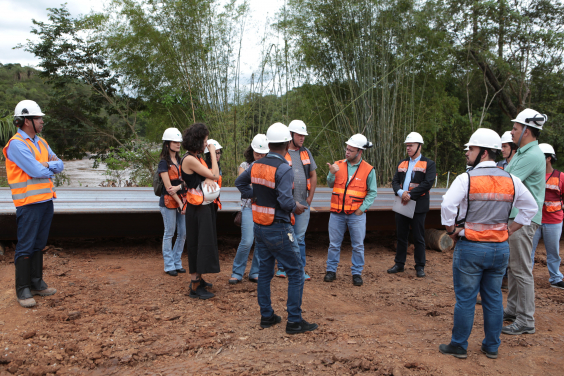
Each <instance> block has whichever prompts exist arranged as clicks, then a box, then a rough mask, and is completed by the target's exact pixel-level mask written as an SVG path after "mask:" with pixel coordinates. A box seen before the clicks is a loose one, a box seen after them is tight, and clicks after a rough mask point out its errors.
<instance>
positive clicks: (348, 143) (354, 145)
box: [345, 141, 366, 150]
mask: <svg viewBox="0 0 564 376" xmlns="http://www.w3.org/2000/svg"><path fill="white" fill-rule="evenodd" d="M345 144H347V145H349V146H352V147H353V148H357V149H362V150H366V149H365V148H363V147H362V146H358V145H356V144H353V143H352V142H350V141H347V142H345Z"/></svg>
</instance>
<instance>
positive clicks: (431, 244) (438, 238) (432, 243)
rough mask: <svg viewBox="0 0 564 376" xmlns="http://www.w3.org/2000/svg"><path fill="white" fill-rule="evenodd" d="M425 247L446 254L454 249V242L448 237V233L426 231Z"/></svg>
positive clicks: (433, 230) (432, 230)
mask: <svg viewBox="0 0 564 376" xmlns="http://www.w3.org/2000/svg"><path fill="white" fill-rule="evenodd" d="M425 245H426V246H427V248H430V249H434V250H436V251H440V252H446V251H448V250H450V249H451V248H452V247H453V245H454V241H453V240H452V239H451V238H450V236H448V235H447V233H446V231H443V230H435V229H427V230H425Z"/></svg>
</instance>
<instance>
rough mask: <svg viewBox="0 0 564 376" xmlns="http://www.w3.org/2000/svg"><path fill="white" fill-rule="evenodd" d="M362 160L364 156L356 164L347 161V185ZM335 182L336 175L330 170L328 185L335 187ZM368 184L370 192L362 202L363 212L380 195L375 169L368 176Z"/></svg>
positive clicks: (361, 208)
mask: <svg viewBox="0 0 564 376" xmlns="http://www.w3.org/2000/svg"><path fill="white" fill-rule="evenodd" d="M360 162H362V158H361V159H360V160H359V161H358V163H356V164H354V165H351V164H350V162H349V161H347V167H348V175H349V180H348V182H347V187H348V185H349V182H350V181H351V178H352V176H353V175H354V173H355V172H356V170H358V166H360ZM334 184H335V175H333V174H332V173H331V172H329V175H327V185H328V186H329V188H333V185H334ZM366 186H367V187H368V192H367V193H366V197H365V198H364V201H363V202H362V205H361V206H360V208H359V209H360V210H362V211H363V212H365V211H366V209H368V208H369V207H371V206H372V203H373V202H374V199H376V196H377V195H378V192H377V188H376V173H375V172H374V169H372V171H370V173H369V174H368V177H367V178H366Z"/></svg>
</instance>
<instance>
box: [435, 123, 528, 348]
mask: <svg viewBox="0 0 564 376" xmlns="http://www.w3.org/2000/svg"><path fill="white" fill-rule="evenodd" d="M467 146H469V150H468V151H467V152H466V159H467V162H468V163H467V164H468V165H470V166H472V167H473V169H472V170H471V171H469V172H467V173H464V174H460V175H459V176H458V177H457V178H456V179H455V180H454V182H453V183H452V186H451V187H450V188H449V190H448V191H447V193H446V194H445V195H444V196H443V202H442V204H441V222H442V224H443V225H444V226H445V228H446V230H447V234H449V235H450V237H451V238H453V240H454V241H455V242H456V247H455V249H454V254H453V262H452V277H453V285H454V293H455V296H456V305H455V306H454V323H453V324H454V325H453V328H452V337H451V340H450V343H449V344H448V345H446V344H441V345H440V346H439V351H440V352H441V353H443V354H447V355H453V356H455V357H457V358H466V357H467V356H468V355H467V348H468V337H470V333H471V331H472V326H473V324H474V311H475V307H476V296H477V295H478V292H480V294H481V296H482V310H483V314H484V334H485V338H484V340H483V341H482V347H481V351H482V352H483V353H484V354H486V356H487V357H488V358H497V356H498V348H499V344H500V342H501V341H500V335H501V328H502V325H503V322H502V318H503V296H502V294H501V280H502V278H503V275H504V274H505V270H506V268H507V263H508V259H509V245H508V241H507V239H508V238H509V236H511V234H513V233H514V232H515V231H517V230H518V229H519V228H521V226H523V225H525V226H526V225H528V224H530V223H531V219H532V218H533V216H534V215H535V213H536V212H537V204H536V202H535V200H534V198H533V196H532V195H531V193H529V191H528V190H527V188H526V187H525V185H523V183H522V182H521V180H520V179H519V178H516V177H514V176H511V175H510V174H509V173H507V172H506V171H504V170H502V169H500V168H498V167H497V166H496V163H495V158H496V156H497V154H498V152H499V150H501V139H500V137H499V135H498V134H497V133H496V132H494V131H493V130H491V129H486V128H479V129H478V130H477V131H476V132H474V134H473V135H472V136H471V137H470V141H469V142H468V144H467ZM512 207H516V208H518V209H519V214H518V215H517V217H516V218H515V221H513V222H512V224H511V225H510V226H508V224H507V221H508V219H509V213H510V211H511V208H512ZM457 215H458V218H462V220H461V221H459V222H458V223H456V221H457ZM457 224H458V225H459V226H460V225H462V227H459V228H456V227H455V226H456V225H457Z"/></svg>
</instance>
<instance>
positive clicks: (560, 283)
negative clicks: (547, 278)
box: [550, 281, 564, 289]
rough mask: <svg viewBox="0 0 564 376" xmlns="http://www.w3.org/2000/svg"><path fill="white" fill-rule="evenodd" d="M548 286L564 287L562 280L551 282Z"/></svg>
mask: <svg viewBox="0 0 564 376" xmlns="http://www.w3.org/2000/svg"><path fill="white" fill-rule="evenodd" d="M550 287H556V288H557V289H564V281H560V282H556V283H551V284H550Z"/></svg>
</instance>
